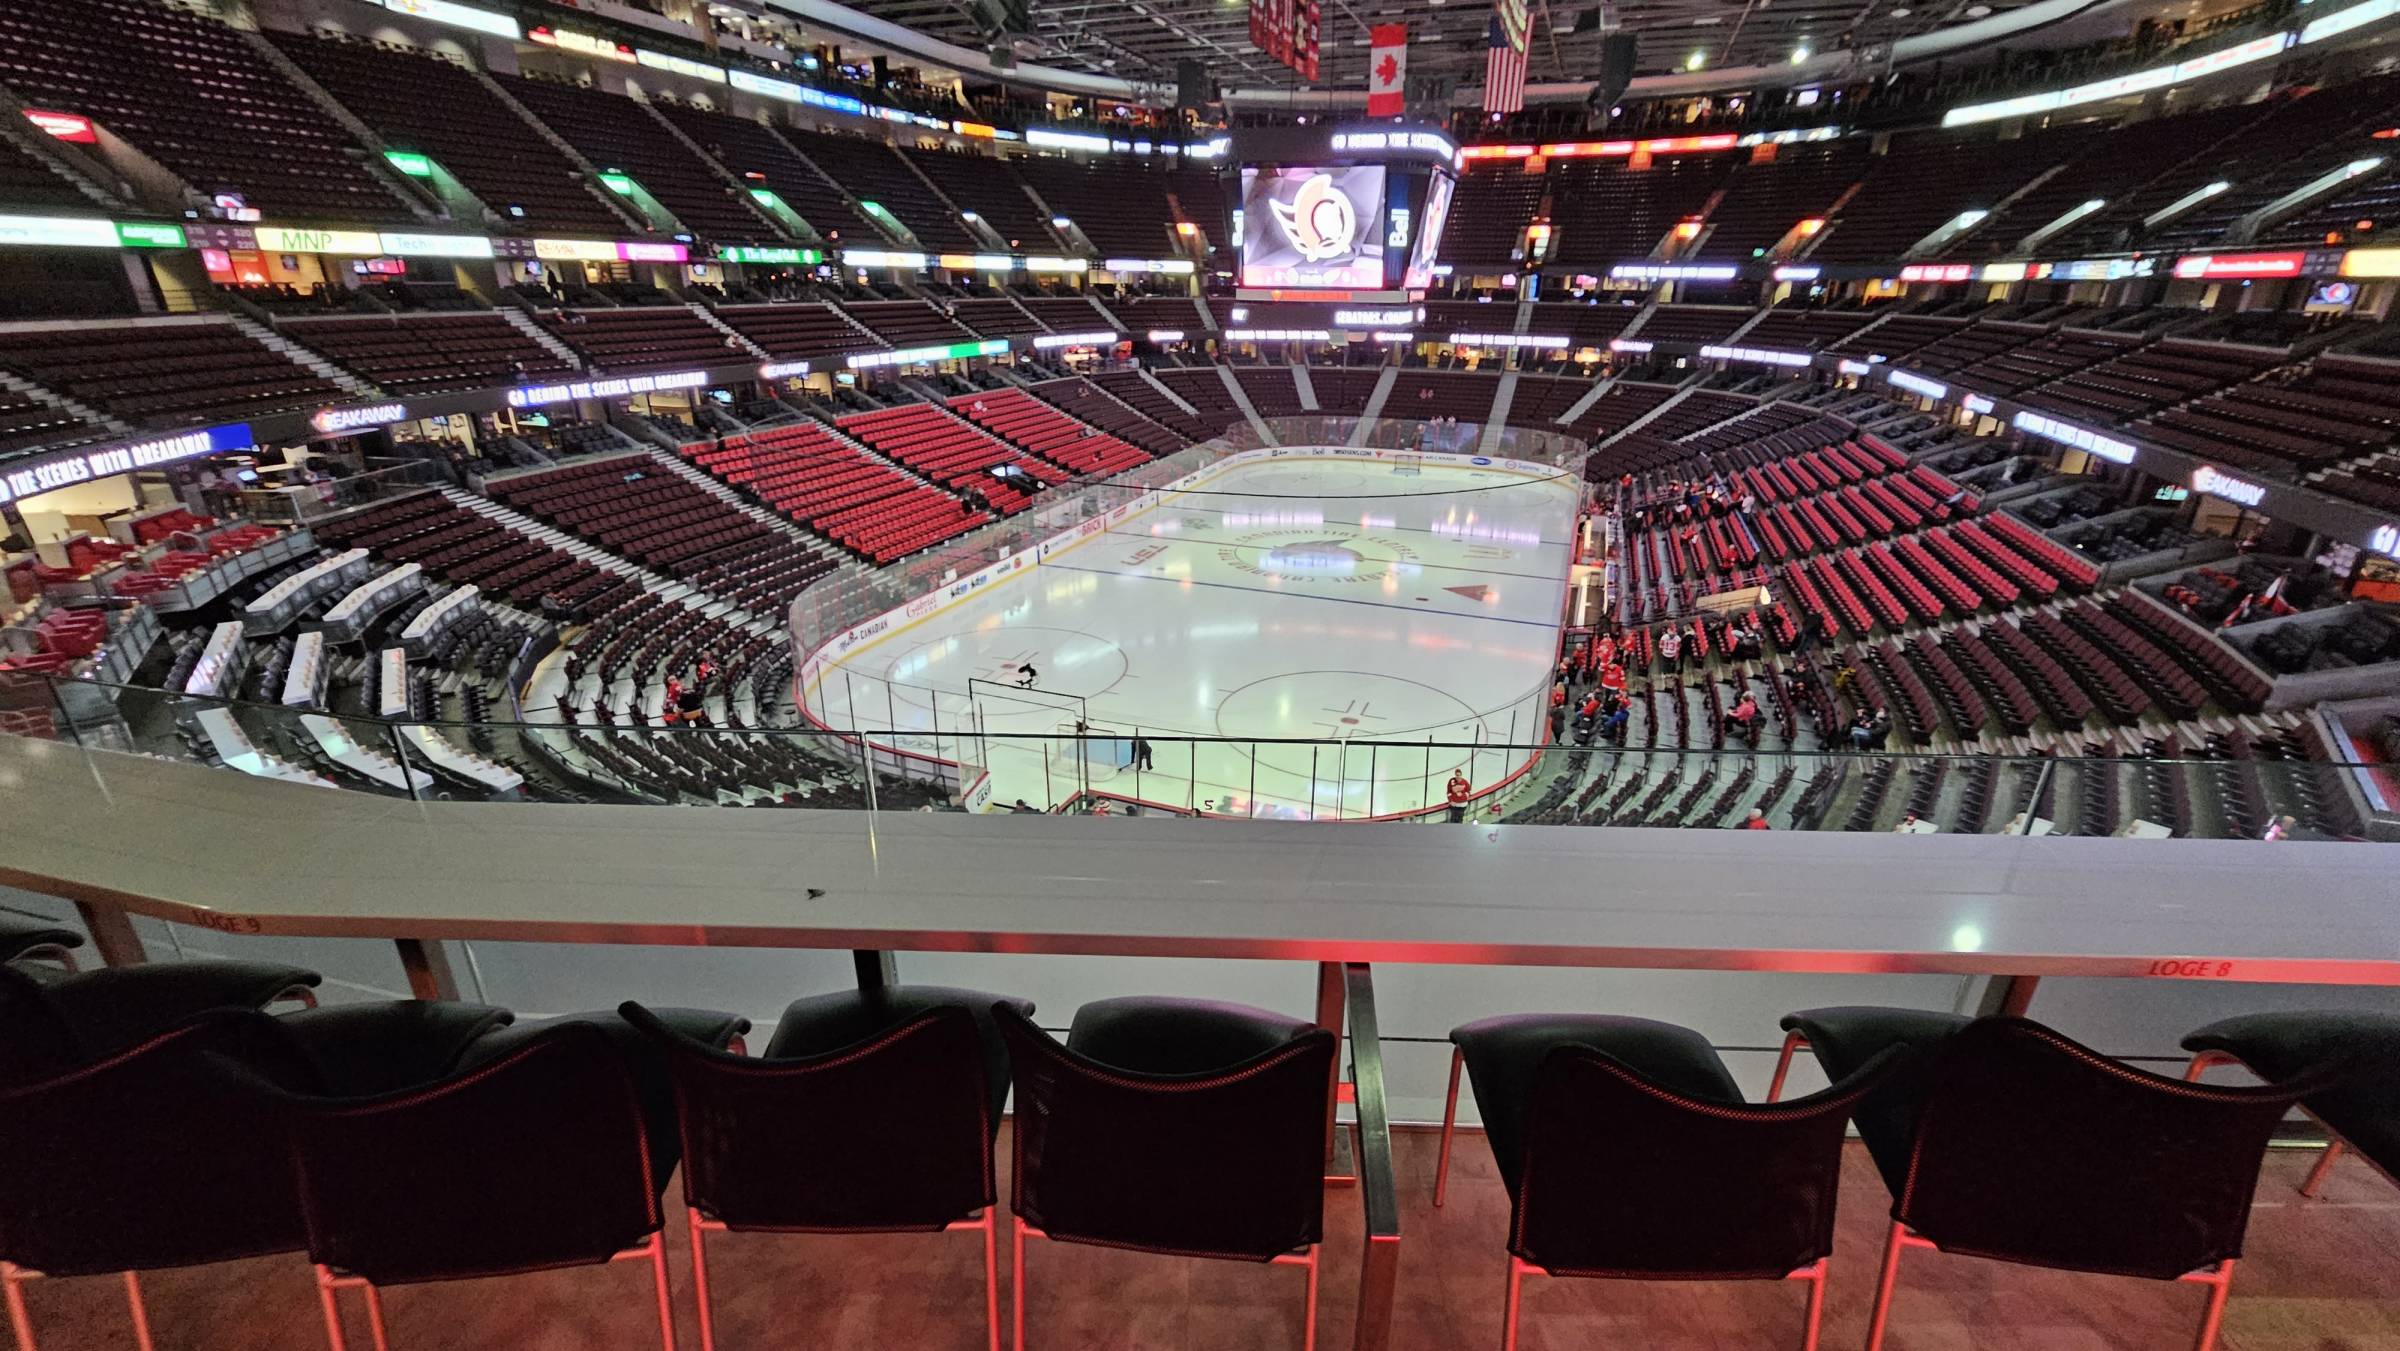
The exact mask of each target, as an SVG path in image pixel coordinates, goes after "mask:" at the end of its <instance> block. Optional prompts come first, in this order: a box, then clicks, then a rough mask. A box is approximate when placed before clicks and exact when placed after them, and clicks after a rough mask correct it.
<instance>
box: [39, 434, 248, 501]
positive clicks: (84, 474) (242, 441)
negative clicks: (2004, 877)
mask: <svg viewBox="0 0 2400 1351" xmlns="http://www.w3.org/2000/svg"><path fill="white" fill-rule="evenodd" d="M257 444H258V440H257V438H256V437H254V436H252V435H251V434H250V424H249V423H247V422H228V423H224V424H222V425H220V426H215V427H209V428H205V429H203V430H201V431H196V432H178V433H176V434H175V435H173V436H154V437H150V438H148V439H147V440H142V441H129V442H127V443H125V444H123V445H119V446H105V447H102V448H100V449H97V450H79V451H70V452H66V453H63V454H58V455H48V456H43V457H41V458H38V459H35V460H31V461H21V462H18V463H15V464H11V465H9V466H8V467H7V468H6V469H4V470H0V502H10V501H15V500H17V499H20V498H26V497H31V496H33V495H34V494H36V493H46V492H49V491H51V490H52V489H54V488H66V487H72V486H73V485H75V484H78V483H89V482H90V481H92V480H93V479H98V478H107V477H109V476H110V475H112V474H130V473H132V472H134V471H135V470H137V469H155V468H157V467H158V466H159V465H162V464H173V463H175V462H176V461H178V460H193V459H198V458H199V457H201V456H203V455H221V454H225V453H227V452H230V451H236V450H248V449H250V448H251V447H252V446H255V445H257Z"/></svg>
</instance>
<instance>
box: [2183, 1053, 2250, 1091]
mask: <svg viewBox="0 0 2400 1351" xmlns="http://www.w3.org/2000/svg"><path fill="white" fill-rule="evenodd" d="M2240 1063H2242V1062H2241V1061H2240V1060H2239V1059H2237V1058H2235V1057H2233V1056H2230V1055H2227V1054H2226V1053H2224V1052H2223V1051H2194V1052H2193V1053H2192V1063H2191V1064H2189V1065H2186V1066H2184V1067H2183V1079H2184V1082H2185V1083H2198V1082H2199V1080H2200V1076H2201V1075H2203V1074H2205V1073H2207V1072H2208V1071H2209V1070H2212V1069H2214V1068H2216V1067H2217V1066H2219V1065H2238V1064H2240Z"/></svg>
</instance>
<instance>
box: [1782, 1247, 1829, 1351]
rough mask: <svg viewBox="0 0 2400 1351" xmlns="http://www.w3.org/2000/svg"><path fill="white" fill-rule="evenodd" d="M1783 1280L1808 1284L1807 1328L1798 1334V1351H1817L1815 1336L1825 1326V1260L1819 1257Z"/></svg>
mask: <svg viewBox="0 0 2400 1351" xmlns="http://www.w3.org/2000/svg"><path fill="white" fill-rule="evenodd" d="M1785 1279H1786V1280H1794V1281H1806V1282H1808V1326H1807V1327H1806V1329H1804V1330H1803V1331H1802V1332H1801V1334H1800V1351H1817V1336H1818V1334H1819V1333H1820V1332H1822V1331H1823V1329H1824V1326H1825V1259H1824V1258H1822V1257H1820V1258H1818V1259H1817V1260H1816V1261H1814V1262H1811V1263H1809V1264H1808V1265H1807V1266H1804V1267H1802V1268H1800V1269H1799V1270H1798V1271H1795V1272H1793V1273H1792V1274H1791V1275H1790V1276H1788V1277H1786V1278H1785Z"/></svg>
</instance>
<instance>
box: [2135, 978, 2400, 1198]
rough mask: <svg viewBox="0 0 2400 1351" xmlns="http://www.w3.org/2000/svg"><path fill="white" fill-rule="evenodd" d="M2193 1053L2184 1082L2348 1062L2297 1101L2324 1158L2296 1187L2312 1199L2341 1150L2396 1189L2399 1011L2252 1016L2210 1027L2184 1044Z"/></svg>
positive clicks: (2278, 1074)
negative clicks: (2337, 1078)
mask: <svg viewBox="0 0 2400 1351" xmlns="http://www.w3.org/2000/svg"><path fill="white" fill-rule="evenodd" d="M2183 1049H2185V1050H2187V1051H2190V1052H2192V1063H2191V1066H2190V1068H2189V1069H2187V1070H2185V1071H2184V1078H2186V1079H2195V1080H2196V1079H2198V1078H2199V1077H2200V1075H2201V1073H2202V1072H2203V1071H2205V1070H2207V1069H2208V1067H2209V1066H2211V1065H2240V1066H2242V1067H2243V1068H2245V1069H2247V1070H2249V1071H2250V1072H2251V1073H2252V1074H2255V1075H2257V1076H2258V1077H2260V1078H2261V1079H2266V1080H2269V1081H2274V1080H2279V1079H2291V1078H2295V1077H2297V1076H2299V1075H2303V1074H2307V1073H2309V1072H2311V1071H2312V1070H2316V1069H2318V1068H2320V1067H2322V1066H2327V1065H2339V1064H2344V1063H2347V1064H2348V1065H2349V1066H2350V1067H2351V1069H2352V1071H2353V1072H2352V1073H2351V1074H2350V1075H2349V1077H2347V1078H2345V1079H2343V1080H2342V1081H2341V1082H2340V1083H2337V1084H2334V1085H2332V1086H2331V1087H2329V1088H2326V1089H2323V1090H2322V1091H2320V1092H2316V1093H2312V1094H2310V1095H2309V1096H2308V1097H2306V1098H2304V1099H2302V1100H2301V1103H2300V1110H2302V1111H2304V1112H2306V1113H2308V1114H2309V1116H2310V1117H2312V1118H2314V1119H2315V1121H2316V1123H2317V1124H2318V1125H2320V1126H2322V1127H2324V1128H2325V1134H2326V1136H2327V1137H2328V1140H2327V1143H2326V1146H2325V1153H2324V1154H2323V1155H2322V1156H2320V1157H2319V1158H2318V1159H2317V1166H2316V1167H2314V1168H2312V1169H2310V1170H2309V1173H2308V1180H2307V1181H2305V1182H2302V1183H2301V1184H2300V1194H2301V1195H2302V1196H2309V1197H2313V1196H2315V1195H2316V1194H2317V1190H2318V1188H2320V1187H2322V1186H2324V1185H2325V1175H2326V1174H2328V1173H2330V1172H2332V1171H2333V1165H2334V1161H2335V1160H2337V1159H2339V1158H2341V1157H2342V1155H2343V1153H2344V1152H2345V1151H2346V1150H2356V1151H2357V1153H2358V1156H2359V1157H2360V1158H2362V1159H2365V1160H2366V1161H2367V1162H2368V1163H2370V1164H2372V1165H2374V1167H2375V1169H2376V1171H2377V1172H2380V1173H2382V1174H2383V1176H2384V1179H2385V1180H2386V1181H2388V1182H2393V1183H2395V1184H2400V1014H2391V1013H2371V1012H2364V1011H2351V1010H2347V1009H2324V1010H2302V1011H2295V1012H2290V1013H2253V1014H2246V1015H2244V1016H2242V1017H2238V1018H2227V1019H2224V1020H2222V1021H2219V1022H2214V1023H2210V1024H2209V1025H2208V1026H2206V1027H2203V1028H2200V1029H2199V1030H2197V1031H2195V1032H2193V1033H2192V1034H2191V1035H2190V1036H2188V1037H2185V1038H2184V1039H2183Z"/></svg>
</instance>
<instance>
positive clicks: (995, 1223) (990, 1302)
mask: <svg viewBox="0 0 2400 1351" xmlns="http://www.w3.org/2000/svg"><path fill="white" fill-rule="evenodd" d="M998 1212H999V1207H997V1206H986V1207H984V1210H983V1314H984V1326H985V1327H986V1328H987V1329H989V1331H990V1335H991V1351H1000V1218H999V1213H998Z"/></svg>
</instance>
